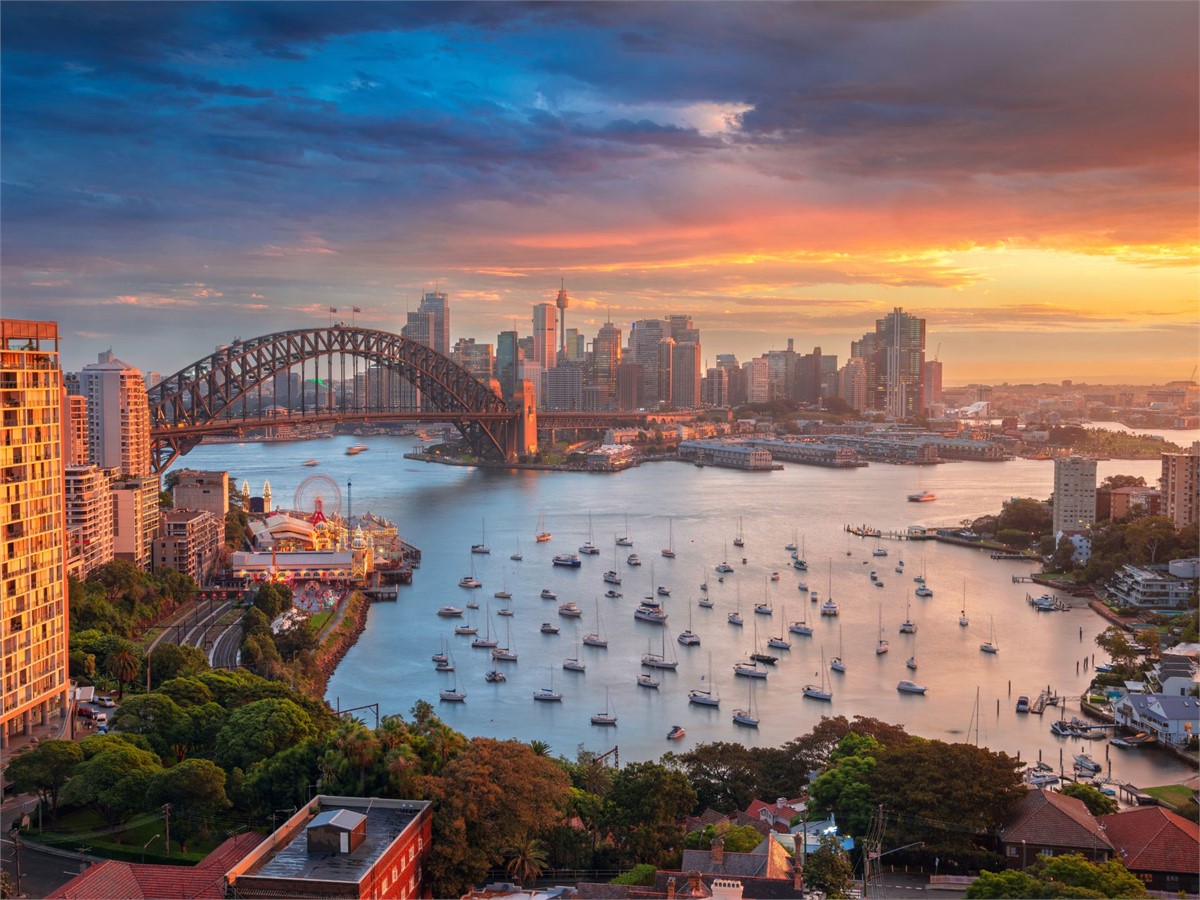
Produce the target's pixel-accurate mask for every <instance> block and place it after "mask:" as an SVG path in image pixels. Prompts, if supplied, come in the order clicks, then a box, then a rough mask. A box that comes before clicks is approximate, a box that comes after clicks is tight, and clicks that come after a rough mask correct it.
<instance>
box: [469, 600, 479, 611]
mask: <svg viewBox="0 0 1200 900" xmlns="http://www.w3.org/2000/svg"><path fill="white" fill-rule="evenodd" d="M467 609H479V604H478V603H476V602H475V601H474V600H468V601H467Z"/></svg>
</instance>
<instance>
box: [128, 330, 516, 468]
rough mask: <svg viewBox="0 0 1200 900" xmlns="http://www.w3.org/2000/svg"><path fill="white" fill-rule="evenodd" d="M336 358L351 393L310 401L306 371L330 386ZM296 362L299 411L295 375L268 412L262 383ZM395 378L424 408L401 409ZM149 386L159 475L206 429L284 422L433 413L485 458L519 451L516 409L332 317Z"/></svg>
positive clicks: (425, 358) (449, 369) (407, 345)
mask: <svg viewBox="0 0 1200 900" xmlns="http://www.w3.org/2000/svg"><path fill="white" fill-rule="evenodd" d="M335 360H336V361H337V364H338V366H337V370H338V372H339V373H340V380H341V382H342V384H343V385H345V384H346V383H347V371H346V363H347V360H349V361H351V363H352V365H353V370H352V372H351V383H352V384H353V386H354V387H355V391H354V392H353V395H352V396H349V397H348V396H347V394H346V393H345V392H343V394H342V396H341V399H340V401H338V400H337V399H336V398H335V397H334V394H333V391H332V390H326V391H325V396H324V397H322V396H321V394H320V392H319V391H318V392H316V394H315V395H314V397H313V398H312V400H311V402H310V399H309V397H308V391H307V390H306V389H305V385H306V383H307V381H308V373H309V372H310V371H311V372H312V374H313V375H314V376H315V377H316V378H317V379H318V381H319V379H320V376H321V368H322V363H324V368H325V374H326V383H327V385H328V384H331V383H332V382H333V381H334V363H335ZM359 363H363V364H365V370H366V372H370V371H371V370H372V367H374V372H375V376H374V378H373V379H365V380H366V381H367V382H368V385H369V384H370V381H371V380H373V381H374V384H375V395H376V396H375V402H374V403H372V402H371V397H370V396H369V395H370V393H371V390H370V386H368V388H367V389H366V391H365V393H366V394H367V396H364V397H359V396H358V392H357V385H358V383H359V379H358V375H359V374H360V372H359V368H358V366H359ZM295 369H299V371H300V377H301V390H300V397H299V398H298V402H299V411H298V412H297V411H296V408H295V407H294V404H293V398H292V397H291V396H290V395H291V385H292V381H293V380H292V379H291V378H290V377H289V378H288V379H287V394H288V397H287V409H286V410H285V412H284V414H283V417H271V416H264V415H263V414H262V411H261V409H260V404H261V397H262V396H263V391H262V390H261V388H262V387H263V386H266V385H270V386H271V387H272V388H274V386H275V384H276V381H275V379H276V377H277V376H280V375H285V374H287V373H290V372H292V371H293V370H295ZM396 379H403V381H407V382H409V383H411V384H412V385H413V386H414V387H415V388H416V389H417V390H418V391H420V395H421V397H422V398H423V400H424V407H423V408H422V409H409V410H401V409H400V408H399V407H397V406H396V405H395V404H394V396H395V392H394V390H393V389H392V387H393V384H394V383H395V380H396ZM385 382H387V384H386V385H385ZM385 386H386V387H387V397H386V398H385V397H384V387H385ZM147 393H148V399H149V404H150V438H151V443H152V449H153V465H154V469H155V471H156V472H160V473H161V472H163V471H165V470H166V469H167V467H168V466H170V465H171V463H173V462H174V461H175V460H176V459H178V458H179V457H180V456H181V455H183V454H185V453H187V452H188V451H189V450H192V449H194V448H195V447H196V446H197V445H199V444H200V442H201V441H202V440H203V438H204V436H205V435H206V434H219V433H228V432H230V431H236V430H238V429H239V428H248V427H254V428H258V427H263V426H265V425H273V424H274V425H282V424H284V423H306V424H307V423H322V422H329V423H332V422H343V421H347V420H355V419H357V420H369V419H396V418H413V419H422V420H425V421H429V420H433V419H437V420H441V421H447V422H450V423H452V424H453V425H455V427H457V428H458V430H459V432H461V434H462V436H463V438H464V439H465V440H466V441H467V443H468V445H469V446H470V447H471V449H472V452H473V453H475V454H476V456H478V457H480V458H488V459H497V460H510V461H511V460H515V459H516V457H517V455H518V452H519V440H520V434H519V433H518V432H519V429H520V427H521V425H522V415H523V414H522V411H521V410H520V409H510V408H509V407H508V404H506V403H505V401H504V399H503V398H502V397H500V396H498V395H497V394H495V393H493V392H492V390H491V389H490V388H489V387H488V386H487V385H485V384H484V383H483V382H481V381H480V380H479V379H477V378H475V377H474V376H473V375H471V373H470V372H468V371H467V370H466V369H464V368H463V367H462V366H460V365H458V364H457V363H455V362H454V361H453V360H451V359H449V358H447V357H445V356H443V355H442V354H440V353H438V352H437V351H435V350H433V349H431V348H430V347H426V346H425V345H424V344H419V343H417V342H416V341H412V340H409V339H408V338H405V337H401V336H400V335H398V334H392V333H390V332H387V331H377V330H373V329H367V328H354V327H348V326H344V325H333V326H330V327H327V328H307V329H299V330H295V331H281V332H277V333H275V334H267V335H263V336H262V337H256V338H251V339H249V340H241V339H238V340H236V341H234V342H233V344H232V345H231V346H229V347H227V348H221V349H219V350H217V351H216V352H215V353H212V354H210V355H208V356H206V357H204V358H203V359H200V360H197V361H196V362H194V363H192V364H191V365H189V366H186V367H185V368H183V369H181V370H180V371H178V372H176V373H175V374H174V375H171V376H169V377H167V378H164V379H163V380H162V381H160V382H159V383H158V384H157V385H155V386H154V387H152V388H151V389H150V390H149V391H148V392H147ZM273 396H274V395H273ZM278 399H279V398H278V397H275V402H278ZM276 411H277V410H276ZM533 427H534V428H535V429H536V420H535V423H534V424H533ZM535 433H536V432H535Z"/></svg>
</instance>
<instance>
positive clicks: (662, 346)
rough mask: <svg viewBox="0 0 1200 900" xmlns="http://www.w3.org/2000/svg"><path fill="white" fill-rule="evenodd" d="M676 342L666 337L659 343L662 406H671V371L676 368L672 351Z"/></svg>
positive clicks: (659, 390)
mask: <svg viewBox="0 0 1200 900" xmlns="http://www.w3.org/2000/svg"><path fill="white" fill-rule="evenodd" d="M674 349H675V342H674V341H673V340H671V338H669V337H664V338H663V339H662V340H661V341H659V342H658V403H659V405H661V406H670V405H671V388H672V384H671V371H672V369H673V367H674V362H675V361H674V358H673V356H672V351H673V350H674Z"/></svg>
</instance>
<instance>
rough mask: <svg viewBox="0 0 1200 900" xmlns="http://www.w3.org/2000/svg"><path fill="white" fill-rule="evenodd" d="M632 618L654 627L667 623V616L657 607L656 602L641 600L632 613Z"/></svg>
mask: <svg viewBox="0 0 1200 900" xmlns="http://www.w3.org/2000/svg"><path fill="white" fill-rule="evenodd" d="M633 617H634V618H635V619H640V620H641V621H643V622H651V623H653V624H655V625H662V624H665V623H666V621H667V614H666V613H665V612H663V608H662V607H661V606H659V605H658V601H656V600H643V601H642V602H641V604H639V605H638V607H637V609H635V610H634V611H633Z"/></svg>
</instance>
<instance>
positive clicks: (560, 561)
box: [553, 553, 582, 569]
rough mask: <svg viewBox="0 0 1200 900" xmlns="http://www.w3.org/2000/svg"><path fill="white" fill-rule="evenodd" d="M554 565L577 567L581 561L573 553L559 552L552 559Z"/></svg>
mask: <svg viewBox="0 0 1200 900" xmlns="http://www.w3.org/2000/svg"><path fill="white" fill-rule="evenodd" d="M553 563H554V565H556V566H566V567H567V568H569V569H578V568H579V567H580V566H581V565H582V563H581V562H580V561H579V557H578V556H577V555H576V554H574V553H559V554H558V555H556V556H555V557H554V559H553Z"/></svg>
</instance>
